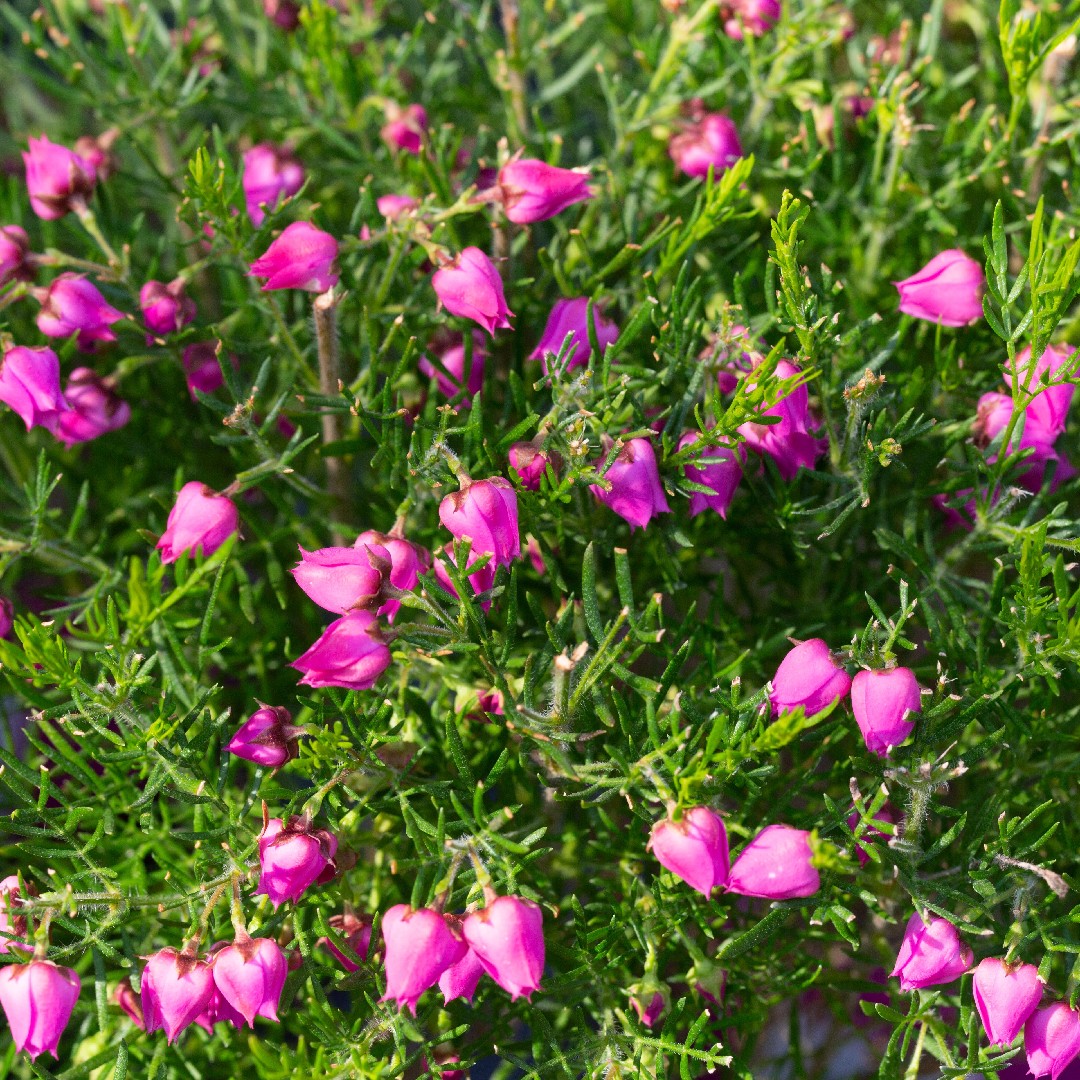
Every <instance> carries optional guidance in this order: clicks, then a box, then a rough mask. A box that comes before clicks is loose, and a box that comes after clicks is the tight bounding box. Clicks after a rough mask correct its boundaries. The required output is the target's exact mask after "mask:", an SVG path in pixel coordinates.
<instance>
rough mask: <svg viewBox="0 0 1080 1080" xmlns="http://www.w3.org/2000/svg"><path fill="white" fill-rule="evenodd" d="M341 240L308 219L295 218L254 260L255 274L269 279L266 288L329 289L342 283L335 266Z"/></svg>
mask: <svg viewBox="0 0 1080 1080" xmlns="http://www.w3.org/2000/svg"><path fill="white" fill-rule="evenodd" d="M337 254H338V244H337V241H336V240H335V239H334V238H333V237H332V236H331V235H330V234H329V233H325V232H323V231H322V229H316V228H315V226H314V225H312V224H311V223H310V222H307V221H294V222H293V223H292V224H291V225H290V226H288V228H286V229H285V230H284V231H283V232H282V234H281V235H280V236H279V237H278V238H277V239H276V240H275V241H274V242H273V243H272V244H271V245H270V246H269V247H268V248H267V249H266V251H265V252H264V253H263V254H262V255H260V256H259V258H257V259H256V260H255V261H254V262H253V263H252V264H251V271H250V273H251V276H252V277H264V278H266V279H267V281H266V284H265V285H263V287H262V288H263V292H272V291H274V290H276V289H304V290H306V291H307V292H318V293H321V292H326V290H327V289H330V288H332V287H333V286H334V285H336V284H337V283H338V277H339V275H338V274H337V273H336V272H335V270H334V260H335V259H337Z"/></svg>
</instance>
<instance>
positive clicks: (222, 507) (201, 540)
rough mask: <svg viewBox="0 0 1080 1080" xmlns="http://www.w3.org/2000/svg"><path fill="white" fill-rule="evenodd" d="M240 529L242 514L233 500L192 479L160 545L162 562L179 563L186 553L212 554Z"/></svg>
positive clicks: (182, 495)
mask: <svg viewBox="0 0 1080 1080" xmlns="http://www.w3.org/2000/svg"><path fill="white" fill-rule="evenodd" d="M239 528H240V514H239V511H238V510H237V509H236V506H235V505H234V504H233V502H232V500H231V499H229V498H227V497H226V496H224V495H217V494H215V493H214V492H213V491H212V490H211V489H210V488H208V487H207V486H206V485H205V484H200V483H199V482H198V481H197V480H192V481H191V482H190V483H187V484H185V485H184V486H183V487H182V488H181V489H180V491H179V493H178V494H177V496H176V503H175V505H174V506H173V508H172V510H170V511H169V520H168V521H167V522H166V525H165V531H164V532H163V533H162V534H161V539H160V540H158V542H157V546H158V548H159V549H160V550H161V561H162V562H164V563H171V562H176V560H177V559H179V558H180V556H181V555H182V554H183V553H184V552H185V551H190V552H192V553H193V554H198V553H199V552H201V553H202V554H203V555H206V556H209V555H213V554H214V552H215V551H217V549H218V548H219V547H221V545H222V544H224V543H225V541H226V540H228V539H229V537H230V536H232V535H233V533H235V532H237V531H238V530H239Z"/></svg>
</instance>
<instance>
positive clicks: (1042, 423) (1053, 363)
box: [1005, 345, 1076, 446]
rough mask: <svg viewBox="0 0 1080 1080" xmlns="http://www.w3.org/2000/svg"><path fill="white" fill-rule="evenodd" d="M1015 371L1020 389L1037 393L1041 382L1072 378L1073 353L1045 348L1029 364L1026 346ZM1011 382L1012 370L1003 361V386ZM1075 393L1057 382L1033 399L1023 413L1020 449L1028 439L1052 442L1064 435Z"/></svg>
mask: <svg viewBox="0 0 1080 1080" xmlns="http://www.w3.org/2000/svg"><path fill="white" fill-rule="evenodd" d="M1015 369H1016V372H1017V375H1018V377H1019V384H1020V386H1021V387H1022V388H1023V389H1025V390H1027V391H1028V392H1029V393H1032V392H1034V391H1037V390H1039V387H1040V386H1042V385H1043V383H1044V380H1045V381H1046V382H1049V381H1050V380H1052V379H1060V378H1061V377H1062V376H1063V375H1067V376H1072V377H1075V376H1076V349H1075V348H1071V347H1069V346H1068V345H1066V346H1064V347H1063V348H1062V349H1060V350H1058V349H1055V348H1054V346H1053V345H1047V346H1046V348H1045V349H1044V350H1043V353H1042V355H1041V356H1040V357H1039V359H1038V361H1037V362H1036V363H1035V364H1032V363H1031V346H1030V345H1029V346H1028V347H1027V348H1025V349H1024V350H1023V351H1022V352H1020V353H1019V354H1018V355H1017V357H1016V363H1015ZM1015 381H1016V380H1014V378H1013V372H1012V369H1011V368H1010V366H1009V364H1008V361H1006V364H1005V382H1006V384H1007V385H1008V386H1009V387H1010V388H1011V387H1012V386H1013V383H1014V382H1015ZM1075 389H1076V387H1075V385H1074V384H1073V383H1072V382H1061V383H1058V385H1056V386H1047V387H1046V389H1044V390H1042V391H1041V392H1039V393H1038V394H1037V395H1036V397H1035V399H1034V401H1032V402H1031V403H1030V404H1029V405H1028V407H1027V409H1026V410H1025V411H1026V413H1027V417H1026V424H1025V430H1024V439H1023V440H1022V442H1021V445H1022V446H1023V445H1028V440H1029V438H1030V440H1031V441H1032V442H1037V441H1043V442H1053V441H1054V440H1055V439H1056V438H1057V437H1058V436H1059V435H1061V434H1062V433H1063V432H1064V431H1065V424H1066V422H1067V420H1068V414H1069V406H1070V405H1071V404H1072V399H1073V392H1074V391H1075ZM1033 426H1034V428H1035V432H1034V433H1030V432H1029V430H1028V429H1030V428H1032V427H1033Z"/></svg>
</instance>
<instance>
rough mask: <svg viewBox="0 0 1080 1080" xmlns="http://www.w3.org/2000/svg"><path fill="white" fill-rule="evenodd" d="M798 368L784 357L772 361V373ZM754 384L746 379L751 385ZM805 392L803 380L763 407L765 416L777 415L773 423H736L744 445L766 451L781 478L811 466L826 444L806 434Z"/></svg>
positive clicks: (792, 373) (792, 371)
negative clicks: (765, 407)
mask: <svg viewBox="0 0 1080 1080" xmlns="http://www.w3.org/2000/svg"><path fill="white" fill-rule="evenodd" d="M801 370H802V369H801V368H799V367H798V366H797V365H795V364H792V363H790V362H789V361H787V360H779V361H777V364H776V371H775V374H776V377H777V378H779V379H790V378H793V377H794V376H796V375H798V374H799V373H800V371H801ZM755 385H756V384H754V383H750V384H749V386H750V388H751V389H752V388H753V387H754V386H755ZM809 400H810V398H809V392H808V391H807V389H806V384H805V383H803V384H801V385H799V386H797V387H795V389H794V390H789V391H788V392H787V393H786V394H784V396H783V397H781V398H780V400H779V401H778V402H777V403H776V404H775V405H772V406H770V407H769V408H768V409H766V410H765V412H764V415H765V416H778V417H780V422H779V423H776V424H762V423H758V422H756V421H748V422H747V423H745V424H741V425H740V426H739V434H740V435H741V436H742V437H743V439H744V440H745V441H746V445H747V446H748V447H749V448H750V449H751V450H753V451H754V452H755V453H758V454H765V455H768V456H769V457H771V458H772V459H773V461H774V462H775V463H776V468H777V470H778V471H779V473H780V475H781V476H782V477H783V478H784V479H785V480H793V479H794V478H795V475H796V474H797V473H798V471H799V469H801V468H805V469H812V468H813V467H814V464H815V462H816V461H817V459H818V458H819V457H820V456H821V454H822V451H823V450H824V449H825V448H826V447H827V446H828V442H827V441H826V440H822V439H818V438H816V437H815V436H813V435H811V434H810V431H809V422H810V407H809Z"/></svg>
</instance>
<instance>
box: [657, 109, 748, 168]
mask: <svg viewBox="0 0 1080 1080" xmlns="http://www.w3.org/2000/svg"><path fill="white" fill-rule="evenodd" d="M668 154H669V155H670V156H671V160H672V161H674V162H675V166H676V168H678V169H679V170H680V171H681V172H684V173H685V174H686V175H687V176H699V177H704V176H708V175H709V168H710V167H711V168H712V170H713V173H714V175H716V176H719V175H720V173H722V172H723V171H724V170H725V169H728V168H730V167H731V166H732V165H734V164H735V162H736V161H738V160H739V158H741V157H742V156H743V150H742V143H740V142H739V132H738V131H737V130H736V128H735V124H734V123H733V122H732V120H731V118H730V117H728V116H726V115H725V114H724V113H707V114H706V115H705V116H703V117H702V118H701V119H700V120H699V121H697V122H695V123H693V124H691V125H690V126H688V127H687V128H685V129H684V130H683V131H681V132H679V134H677V135H673V136H672V138H671V141H670V142H669V143H668Z"/></svg>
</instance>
